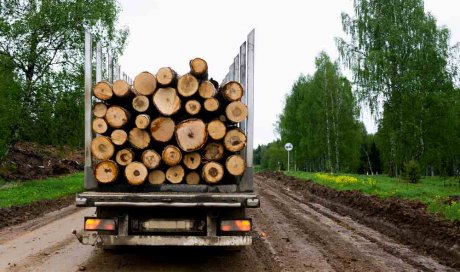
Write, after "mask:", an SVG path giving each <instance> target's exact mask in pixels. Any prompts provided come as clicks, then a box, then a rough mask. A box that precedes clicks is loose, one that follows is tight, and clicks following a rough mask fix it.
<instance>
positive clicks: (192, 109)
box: [185, 100, 201, 115]
mask: <svg viewBox="0 0 460 272" xmlns="http://www.w3.org/2000/svg"><path fill="white" fill-rule="evenodd" d="M185 110H186V111H187V113H188V114H190V115H197V114H198V113H199V112H200V110H201V104H200V102H198V101H197V100H189V101H187V103H185Z"/></svg>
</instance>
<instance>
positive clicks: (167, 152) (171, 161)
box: [161, 145, 182, 166]
mask: <svg viewBox="0 0 460 272" xmlns="http://www.w3.org/2000/svg"><path fill="white" fill-rule="evenodd" d="M161 158H162V159H163V161H164V162H165V163H166V164H167V165H169V166H175V165H178V164H179V163H180V161H181V160H182V152H180V149H179V148H177V146H174V145H168V146H166V147H165V148H164V149H163V152H162V153H161Z"/></svg>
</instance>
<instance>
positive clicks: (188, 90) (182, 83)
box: [177, 74, 199, 97]
mask: <svg viewBox="0 0 460 272" xmlns="http://www.w3.org/2000/svg"><path fill="white" fill-rule="evenodd" d="M198 86H199V82H198V79H196V77H194V76H193V75H191V74H185V75H183V76H181V77H179V80H178V81H177V92H178V93H179V94H180V95H182V96H183V97H189V96H192V95H194V94H195V93H196V92H197V91H198Z"/></svg>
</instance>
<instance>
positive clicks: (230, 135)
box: [224, 128, 246, 152]
mask: <svg viewBox="0 0 460 272" xmlns="http://www.w3.org/2000/svg"><path fill="white" fill-rule="evenodd" d="M224 146H225V149H227V150H228V151H230V152H237V151H240V150H242V149H243V148H244V147H245V146H246V135H244V133H243V131H241V130H240V129H238V128H235V129H232V130H230V131H228V132H227V134H225V137H224Z"/></svg>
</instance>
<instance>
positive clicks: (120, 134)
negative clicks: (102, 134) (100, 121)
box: [110, 129, 128, 145]
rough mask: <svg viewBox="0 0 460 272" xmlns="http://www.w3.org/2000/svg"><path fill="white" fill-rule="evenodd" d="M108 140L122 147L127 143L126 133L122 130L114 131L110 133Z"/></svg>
mask: <svg viewBox="0 0 460 272" xmlns="http://www.w3.org/2000/svg"><path fill="white" fill-rule="evenodd" d="M110 138H111V139H112V143H113V144H114V145H124V144H125V143H126V141H128V133H126V131H124V130H122V129H116V130H114V131H112V134H110Z"/></svg>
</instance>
